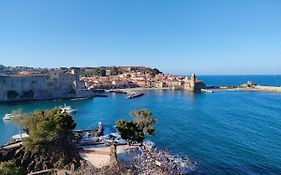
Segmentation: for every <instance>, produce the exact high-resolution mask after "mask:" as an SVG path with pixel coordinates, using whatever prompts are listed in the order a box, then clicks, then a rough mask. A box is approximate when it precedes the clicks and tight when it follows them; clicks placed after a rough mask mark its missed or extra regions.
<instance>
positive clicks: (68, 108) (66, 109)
mask: <svg viewBox="0 0 281 175" xmlns="http://www.w3.org/2000/svg"><path fill="white" fill-rule="evenodd" d="M60 109H61V112H62V113H63V112H66V113H68V114H71V113H73V112H75V111H77V109H72V108H71V106H66V104H64V107H61V108H60Z"/></svg>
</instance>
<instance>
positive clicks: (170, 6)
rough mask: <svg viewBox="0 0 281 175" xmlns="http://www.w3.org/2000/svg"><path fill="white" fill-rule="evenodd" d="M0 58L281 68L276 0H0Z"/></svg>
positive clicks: (205, 71) (220, 70)
mask: <svg viewBox="0 0 281 175" xmlns="http://www.w3.org/2000/svg"><path fill="white" fill-rule="evenodd" d="M0 64H3V65H6V66H33V67H64V66H66V67H70V66H110V65H112V66H113V65H115V66H119V65H144V66H148V67H153V68H154V67H156V68H159V69H160V70H162V71H163V72H165V73H174V74H190V73H193V72H194V73H196V74H201V75H219V74H224V75H229V74H231V75H235V74H236V75H239V74H243V75H246V74H281V1H280V0H79V1H78V0H25V1H23V0H0Z"/></svg>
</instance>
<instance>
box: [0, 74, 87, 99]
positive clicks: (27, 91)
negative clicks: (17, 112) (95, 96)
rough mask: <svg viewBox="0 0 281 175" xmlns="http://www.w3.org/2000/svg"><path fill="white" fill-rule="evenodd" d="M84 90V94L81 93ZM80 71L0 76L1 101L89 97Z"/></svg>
mask: <svg viewBox="0 0 281 175" xmlns="http://www.w3.org/2000/svg"><path fill="white" fill-rule="evenodd" d="M81 90H83V94H81V93H79V92H80V91H81ZM90 94H91V93H90V92H89V91H87V90H86V87H85V82H84V81H80V69H79V68H72V69H71V70H70V72H69V71H68V70H67V71H66V70H62V69H53V70H50V71H49V72H48V74H44V75H33V74H17V75H9V76H0V101H15V100H39V99H56V98H76V97H84V96H88V95H90Z"/></svg>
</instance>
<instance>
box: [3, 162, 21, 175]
mask: <svg viewBox="0 0 281 175" xmlns="http://www.w3.org/2000/svg"><path fill="white" fill-rule="evenodd" d="M0 174H1V175H24V174H26V173H25V172H24V171H23V170H22V169H20V168H18V167H16V166H15V165H14V164H13V162H11V161H9V162H0Z"/></svg>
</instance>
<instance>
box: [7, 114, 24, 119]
mask: <svg viewBox="0 0 281 175" xmlns="http://www.w3.org/2000/svg"><path fill="white" fill-rule="evenodd" d="M19 116H20V114H18V115H13V114H5V116H4V117H3V120H13V119H15V118H17V117H19Z"/></svg>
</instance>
